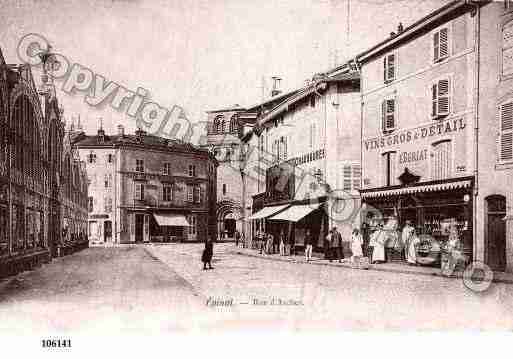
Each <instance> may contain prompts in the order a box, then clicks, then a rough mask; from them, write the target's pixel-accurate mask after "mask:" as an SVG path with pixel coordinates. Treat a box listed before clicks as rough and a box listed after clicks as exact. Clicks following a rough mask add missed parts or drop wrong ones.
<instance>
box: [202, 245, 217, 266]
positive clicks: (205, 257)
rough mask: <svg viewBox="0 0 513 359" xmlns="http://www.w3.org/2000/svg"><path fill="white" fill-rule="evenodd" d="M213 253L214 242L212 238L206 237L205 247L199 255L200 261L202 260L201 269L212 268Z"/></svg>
mask: <svg viewBox="0 0 513 359" xmlns="http://www.w3.org/2000/svg"><path fill="white" fill-rule="evenodd" d="M213 255H214V242H213V241H212V238H210V237H207V240H206V241H205V249H204V250H203V254H202V255H201V261H202V262H203V270H206V269H207V264H208V269H214V268H213V267H212V263H211V261H212V256H213Z"/></svg>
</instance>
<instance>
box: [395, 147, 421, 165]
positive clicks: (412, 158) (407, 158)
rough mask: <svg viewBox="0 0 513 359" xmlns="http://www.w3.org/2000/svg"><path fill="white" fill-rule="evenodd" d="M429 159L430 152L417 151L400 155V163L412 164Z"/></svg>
mask: <svg viewBox="0 0 513 359" xmlns="http://www.w3.org/2000/svg"><path fill="white" fill-rule="evenodd" d="M427 157H428V150H427V149H423V150H417V151H412V152H401V153H399V163H412V162H419V161H424V160H426V159H427Z"/></svg>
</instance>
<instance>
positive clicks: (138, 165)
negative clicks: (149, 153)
mask: <svg viewBox="0 0 513 359" xmlns="http://www.w3.org/2000/svg"><path fill="white" fill-rule="evenodd" d="M135 172H144V161H143V160H140V159H136V160H135Z"/></svg>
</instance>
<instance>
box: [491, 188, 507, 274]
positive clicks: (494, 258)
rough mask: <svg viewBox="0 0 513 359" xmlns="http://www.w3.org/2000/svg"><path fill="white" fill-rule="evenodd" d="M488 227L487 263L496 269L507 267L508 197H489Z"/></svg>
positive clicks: (501, 269) (500, 269)
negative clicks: (506, 217) (505, 219)
mask: <svg viewBox="0 0 513 359" xmlns="http://www.w3.org/2000/svg"><path fill="white" fill-rule="evenodd" d="M487 202H488V203H487V204H488V226H487V227H488V228H487V233H486V234H487V236H486V242H487V243H486V244H487V248H486V249H487V256H486V257H487V258H486V264H488V266H489V267H490V268H491V269H492V270H496V271H503V270H505V269H506V222H505V221H504V217H505V216H506V199H505V198H504V197H502V196H493V197H491V198H488V199H487Z"/></svg>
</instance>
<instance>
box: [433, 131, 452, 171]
mask: <svg viewBox="0 0 513 359" xmlns="http://www.w3.org/2000/svg"><path fill="white" fill-rule="evenodd" d="M451 169H452V144H451V141H440V142H436V143H434V144H433V145H432V156H431V179H433V180H442V179H447V178H450V177H451V174H452V171H451Z"/></svg>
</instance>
